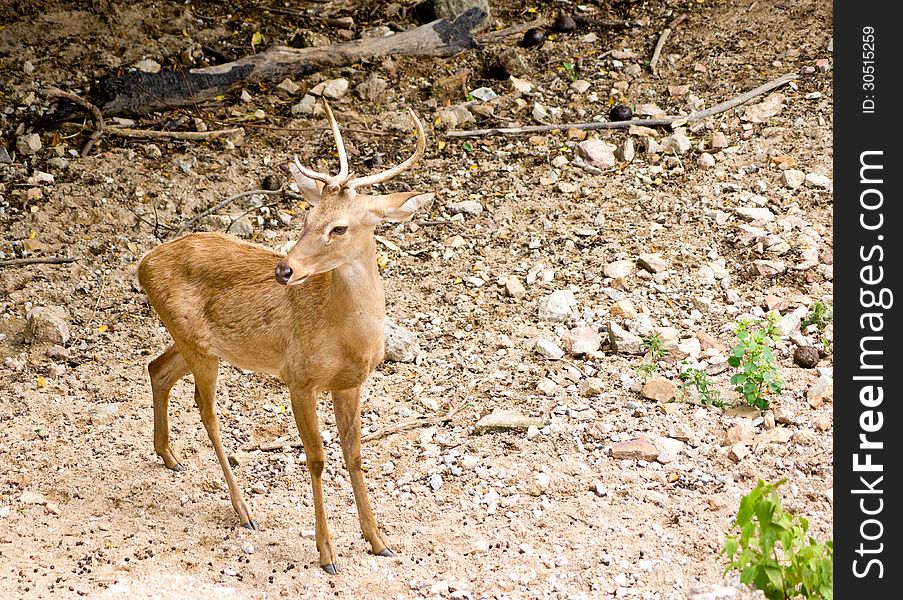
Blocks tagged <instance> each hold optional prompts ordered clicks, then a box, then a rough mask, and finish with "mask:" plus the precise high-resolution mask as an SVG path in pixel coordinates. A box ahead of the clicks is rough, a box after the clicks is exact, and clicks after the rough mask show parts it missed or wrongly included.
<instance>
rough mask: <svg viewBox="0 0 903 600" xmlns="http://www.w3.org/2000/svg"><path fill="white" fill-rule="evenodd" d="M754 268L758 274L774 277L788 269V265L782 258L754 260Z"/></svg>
mask: <svg viewBox="0 0 903 600" xmlns="http://www.w3.org/2000/svg"><path fill="white" fill-rule="evenodd" d="M753 269H754V271H755V273H756V274H757V275H761V276H762V277H774V276H775V275H778V274H780V273H783V272H784V271H786V270H787V266H786V265H785V264H784V261H782V260H754V261H753Z"/></svg>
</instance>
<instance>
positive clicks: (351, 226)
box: [276, 100, 433, 285]
mask: <svg viewBox="0 0 903 600" xmlns="http://www.w3.org/2000/svg"><path fill="white" fill-rule="evenodd" d="M323 107H324V108H325V109H326V117H327V118H328V119H329V125H330V127H332V133H333V136H334V137H335V142H336V147H337V148H338V152H339V173H338V175H334V176H333V175H327V174H325V173H318V172H316V171H312V170H310V169H307V168H306V167H304V166H302V165H301V164H300V163H299V162H298V157H295V162H294V163H293V164H291V165H290V166H289V169H290V170H291V172H292V175H293V176H294V178H295V183H297V184H298V188H299V189H300V190H301V193H302V194H304V198H305V199H306V200H307V202H308V203H309V204H310V205H311V209H310V210H309V211H308V213H307V218H306V219H305V221H304V226H303V228H302V229H301V236H300V237H299V238H298V241H297V243H296V244H295V246H294V247H293V248H292V249H291V250H290V251H289V252H288V254H287V255H286V256H285V258H283V259H282V260H281V261H279V264H278V265H276V280H277V281H278V282H279V283H282V284H285V285H297V284H299V283H301V282H303V281H304V280H306V279H307V278H308V277H310V276H311V275H316V274H318V273H325V272H327V271H331V270H333V269H335V268H336V267H339V266H341V265H342V264H344V263H346V262H349V261H351V260H353V259H354V258H356V257H358V256H360V255H361V254H362V253H364V252H366V251H367V249H368V248H371V247H372V234H373V229H374V228H375V227H376V226H377V225H378V224H380V223H382V222H390V223H399V222H401V221H406V220H408V219H410V218H411V217H412V216H413V214H414V213H415V212H416V211H417V210H418V209H419V208H420V207H422V206H424V205H425V204H428V203H429V202H431V201H432V199H433V194H431V193H422V192H398V193H394V194H380V195H373V194H363V193H359V192H358V191H357V188H359V187H362V186H366V185H373V184H375V183H381V182H383V181H387V180H389V179H391V178H393V177H395V176H397V175H399V174H400V173H402V172H404V171H406V170H407V169H409V168H410V167H411V166H412V165H413V164H414V163H416V162H417V161H418V160H420V158H421V157H422V156H423V152H424V149H425V148H426V137H425V136H424V133H423V124H422V123H421V122H420V119H418V118H417V115H416V114H415V113H414V111H413V110H410V109H408V110H410V112H411V117H412V118H413V119H414V125H415V127H416V128H417V149H416V150H415V152H414V154H413V155H412V156H411V157H410V158H408V159H407V160H406V161H404V162H403V163H401V164H399V165H396V166H394V167H392V168H391V169H388V170H386V171H382V172H380V173H375V174H373V175H368V176H366V177H354V176H353V174H350V173H349V172H348V155H347V153H346V151H345V145H344V143H343V142H342V134H341V132H340V131H339V125H338V123H336V120H335V116H334V115H333V114H332V109H330V108H329V105H328V104H327V103H326V101H325V100H324V101H323Z"/></svg>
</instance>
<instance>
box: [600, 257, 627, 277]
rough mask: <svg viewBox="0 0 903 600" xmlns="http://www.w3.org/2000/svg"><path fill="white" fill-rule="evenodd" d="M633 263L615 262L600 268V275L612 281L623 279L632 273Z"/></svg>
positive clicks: (625, 261)
mask: <svg viewBox="0 0 903 600" xmlns="http://www.w3.org/2000/svg"><path fill="white" fill-rule="evenodd" d="M633 271H634V263H633V261H630V260H616V261H614V262H610V263H608V264H607V265H605V267H603V268H602V273H603V274H604V275H605V276H606V277H611V278H612V279H619V278H624V277H627V276H628V275H630V274H631V273H633Z"/></svg>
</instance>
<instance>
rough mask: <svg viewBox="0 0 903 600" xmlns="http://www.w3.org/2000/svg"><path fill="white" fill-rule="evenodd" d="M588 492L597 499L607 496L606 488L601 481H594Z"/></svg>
mask: <svg viewBox="0 0 903 600" xmlns="http://www.w3.org/2000/svg"><path fill="white" fill-rule="evenodd" d="M590 490H591V491H592V492H593V493H594V494H595V495H596V496H598V497H599V498H602V497H603V496H606V495H608V486H607V485H605V484H604V483H603V482H601V481H594V482H593V485H592V486H590Z"/></svg>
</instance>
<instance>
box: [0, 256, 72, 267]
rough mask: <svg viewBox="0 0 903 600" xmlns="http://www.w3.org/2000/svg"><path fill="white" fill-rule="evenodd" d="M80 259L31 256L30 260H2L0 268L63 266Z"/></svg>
mask: <svg viewBox="0 0 903 600" xmlns="http://www.w3.org/2000/svg"><path fill="white" fill-rule="evenodd" d="M76 260H78V259H75V258H68V257H64V256H30V257H28V258H9V259H6V260H0V267H21V266H23V265H62V264H65V263H71V262H75V261H76Z"/></svg>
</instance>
